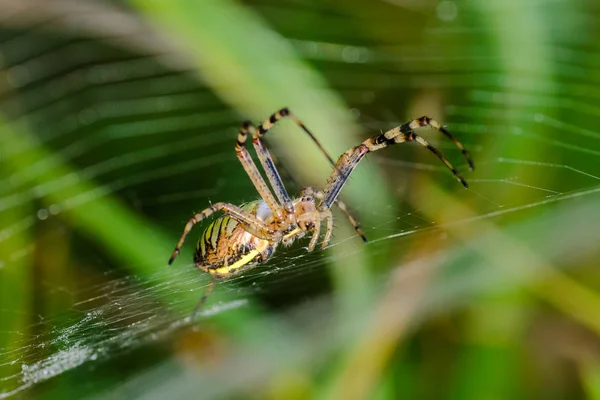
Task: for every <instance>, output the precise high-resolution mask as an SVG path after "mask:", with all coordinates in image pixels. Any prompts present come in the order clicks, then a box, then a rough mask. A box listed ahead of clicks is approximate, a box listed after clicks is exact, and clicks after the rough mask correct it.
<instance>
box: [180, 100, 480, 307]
mask: <svg viewBox="0 0 600 400" xmlns="http://www.w3.org/2000/svg"><path fill="white" fill-rule="evenodd" d="M284 117H288V118H290V119H291V120H292V121H294V122H295V123H296V124H297V125H298V126H299V127H300V128H302V129H303V130H304V132H306V133H307V134H308V135H309V136H310V137H311V138H312V140H313V141H314V142H315V143H316V144H317V146H318V147H319V148H320V150H321V151H322V152H323V153H324V154H325V155H326V156H327V158H328V159H329V162H330V163H331V164H332V165H333V171H332V173H331V176H330V177H329V179H328V180H327V185H326V186H325V189H324V190H322V191H321V190H316V189H313V188H305V189H303V190H302V191H301V192H300V197H298V198H294V199H293V198H291V197H290V196H289V194H288V193H287V191H286V189H285V187H284V185H283V182H282V180H281V177H280V176H279V172H278V171H277V169H276V168H275V164H274V162H273V158H272V157H271V155H270V153H269V151H268V150H267V149H266V147H265V146H264V144H263V142H262V141H261V138H262V137H263V136H264V135H265V134H267V132H268V131H269V129H271V127H272V126H273V125H274V124H275V123H276V122H277V121H279V120H280V119H281V118H284ZM427 125H428V126H430V127H432V128H433V129H437V130H438V131H440V132H442V133H443V134H444V135H446V136H447V137H448V138H450V139H451V140H452V141H453V142H454V143H455V144H456V146H457V147H458V148H459V149H460V150H461V151H462V154H463V155H464V157H465V158H466V160H467V162H468V164H469V166H470V168H471V170H472V169H473V168H474V165H473V162H472V161H471V158H470V157H469V154H468V153H467V151H466V150H465V148H464V147H463V145H462V144H461V143H460V142H459V141H458V140H457V139H456V138H455V137H454V136H453V135H452V134H451V133H450V132H448V131H447V130H446V129H445V128H444V127H443V126H442V125H440V124H439V123H438V122H437V121H435V120H433V119H431V118H428V117H421V118H419V119H415V120H412V121H410V122H408V123H405V124H403V125H400V126H397V127H395V128H392V129H390V130H389V131H387V132H385V133H381V134H378V135H375V136H372V137H370V138H368V139H367V140H365V141H364V142H362V143H361V144H360V145H358V146H356V147H353V148H351V149H349V150H348V151H346V152H345V153H344V154H342V155H341V156H340V157H339V158H338V160H337V162H334V161H333V160H332V159H331V157H329V155H328V154H327V153H326V152H325V150H324V149H323V147H322V146H321V145H320V144H319V142H318V141H317V139H316V138H315V137H314V136H313V135H312V133H310V131H309V130H308V129H307V128H306V127H305V126H304V124H303V123H302V122H300V120H299V119H298V118H297V117H296V116H295V115H293V114H292V113H291V112H290V110H289V109H287V108H283V109H281V110H279V111H277V112H276V113H275V114H273V115H272V116H271V117H270V118H269V119H268V120H266V121H265V122H263V124H262V125H261V126H259V127H258V129H256V128H255V127H254V126H253V125H252V123H251V122H244V123H243V124H242V127H241V129H240V131H239V133H238V136H237V142H236V144H235V152H236V154H237V157H238V159H239V160H240V162H241V163H242V166H243V167H244V169H245V170H246V173H247V174H248V176H249V177H250V180H251V181H252V183H253V184H254V187H256V190H257V191H258V194H259V195H260V197H261V199H260V200H257V201H253V202H251V203H248V204H245V205H243V206H235V205H233V204H229V203H222V202H219V203H215V204H213V205H211V206H210V207H208V208H206V209H205V210H203V211H202V212H200V213H198V214H196V215H194V216H193V217H192V218H191V219H190V220H189V221H188V223H187V225H186V226H185V229H184V230H183V234H182V235H181V238H180V239H179V242H178V243H177V246H176V247H175V250H174V251H173V254H172V255H171V258H170V259H169V265H170V264H172V263H173V260H175V257H177V255H178V254H179V250H180V248H181V246H182V245H183V242H184V240H185V238H186V236H187V235H188V233H189V232H190V230H191V229H192V227H193V226H194V225H195V224H197V223H198V222H200V221H202V220H203V219H205V218H207V217H208V216H210V215H211V214H213V213H215V212H217V211H223V212H224V215H222V216H220V217H219V218H217V219H216V220H214V221H213V222H212V223H211V224H210V225H209V226H208V227H207V228H206V230H205V231H204V233H203V234H202V236H201V237H200V240H199V241H198V245H197V248H196V252H195V255H194V262H195V264H196V266H197V267H198V268H200V270H202V271H205V272H208V273H209V274H211V275H212V276H213V280H212V281H211V283H210V285H209V286H208V288H207V289H206V292H205V294H204V296H203V297H202V299H201V300H200V302H199V303H198V305H197V306H196V309H195V311H194V314H195V313H196V312H197V311H198V309H200V307H202V305H203V304H204V302H205V301H206V298H207V297H208V295H209V293H210V291H211V290H212V288H213V286H214V284H215V282H216V280H217V279H221V278H226V277H230V276H232V275H235V274H239V273H240V272H242V271H244V270H247V269H249V268H251V267H253V266H255V265H257V264H260V263H264V262H265V261H267V260H268V259H269V257H271V256H272V255H273V253H274V252H275V249H276V248H277V246H279V244H283V245H284V246H288V245H290V244H291V243H292V242H294V241H295V240H296V239H300V238H302V237H304V236H306V235H307V234H308V233H311V234H312V237H311V240H310V242H309V244H308V249H307V250H308V251H312V250H313V249H314V248H315V246H316V245H317V241H318V240H319V235H320V231H321V224H322V222H323V221H324V222H325V225H326V228H325V235H324V236H323V242H322V245H321V246H322V247H325V246H326V245H327V243H329V240H330V239H331V234H332V231H333V217H332V214H331V207H332V206H333V205H334V204H336V205H337V206H338V207H339V208H340V209H341V210H342V211H343V212H344V213H345V214H346V217H347V218H348V220H349V221H350V223H351V224H352V225H353V226H354V229H355V230H356V232H357V233H358V235H359V236H360V237H361V238H362V240H364V241H365V242H366V241H367V238H366V237H365V235H364V234H363V232H362V231H361V229H360V227H359V225H358V223H357V222H356V220H355V219H354V218H353V217H352V216H351V215H350V213H348V210H347V209H346V206H345V205H344V203H342V202H341V201H340V200H338V195H339V193H340V190H341V189H342V187H343V186H344V184H345V183H346V181H347V180H348V178H349V177H350V174H351V173H352V171H353V170H354V168H356V166H357V165H358V163H359V162H360V160H362V159H363V157H364V156H365V155H366V154H367V153H369V152H373V151H377V150H380V149H383V148H384V147H387V146H389V145H392V144H397V143H404V142H410V141H415V142H417V143H418V144H420V145H421V146H424V147H426V148H427V149H428V150H429V151H431V152H432V153H434V154H435V155H436V156H437V157H438V158H439V159H440V160H441V161H442V162H443V163H444V164H445V165H446V166H447V167H448V168H449V169H450V170H451V171H452V172H453V173H454V175H455V176H456V177H457V178H458V180H459V181H460V182H461V183H462V184H463V185H464V186H465V187H468V186H467V182H466V181H465V180H464V179H463V177H462V176H461V175H460V174H459V173H458V171H457V170H456V169H455V168H454V167H453V166H452V164H450V162H449V161H448V160H447V159H446V157H445V156H444V155H443V154H442V153H441V152H440V151H439V150H438V149H436V148H435V147H433V146H432V145H430V144H429V143H427V141H426V140H425V139H423V138H422V137H421V136H419V135H417V134H416V133H415V132H414V131H415V129H417V128H420V127H423V126H427ZM248 135H251V136H252V145H253V146H254V149H255V150H256V154H257V155H258V159H259V160H260V163H261V165H262V167H263V169H264V171H265V172H266V176H267V179H268V181H269V184H270V185H271V187H272V188H273V191H272V192H271V190H270V189H269V187H268V186H267V183H266V182H265V180H264V179H263V177H262V175H261V174H260V172H259V170H258V168H257V167H256V164H255V163H254V161H253V160H252V158H251V156H250V154H249V153H248V150H247V149H246V139H247V138H248Z"/></svg>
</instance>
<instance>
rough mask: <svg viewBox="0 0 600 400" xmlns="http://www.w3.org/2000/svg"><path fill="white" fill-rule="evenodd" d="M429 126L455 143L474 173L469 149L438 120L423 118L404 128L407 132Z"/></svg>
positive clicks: (407, 124) (411, 122)
mask: <svg viewBox="0 0 600 400" xmlns="http://www.w3.org/2000/svg"><path fill="white" fill-rule="evenodd" d="M427 125H429V126H431V127H432V128H433V129H435V130H438V131H440V132H442V133H443V134H444V135H446V137H447V138H449V139H450V140H452V141H453V142H454V144H455V145H456V147H458V149H459V150H460V151H461V152H462V154H463V156H464V157H465V159H466V160H467V163H468V164H469V168H470V169H471V171H473V170H474V169H475V164H473V160H472V159H471V156H470V155H469V152H468V151H467V149H465V147H464V146H463V145H462V143H461V142H460V141H459V140H458V139H457V138H455V137H454V135H452V134H451V133H450V131H448V130H447V129H446V128H444V126H443V125H442V124H440V123H439V122H437V121H436V120H434V119H431V118H429V117H427V116H423V117H421V118H418V119H414V120H412V121H410V122H408V123H406V124H404V125H403V127H404V131H405V132H406V131H408V130H414V129H417V128H420V127H422V126H427ZM407 127H408V129H406V128H407ZM401 129H402V128H401Z"/></svg>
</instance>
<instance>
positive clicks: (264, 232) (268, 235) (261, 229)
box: [169, 203, 277, 265]
mask: <svg viewBox="0 0 600 400" xmlns="http://www.w3.org/2000/svg"><path fill="white" fill-rule="evenodd" d="M217 211H224V212H226V213H227V214H229V216H230V217H231V218H233V219H235V220H236V221H238V222H239V223H240V224H242V227H243V228H244V230H246V231H247V232H248V233H251V234H252V235H254V236H256V237H259V238H261V239H265V240H276V239H277V238H276V237H275V236H276V234H275V232H274V231H273V230H272V229H270V228H268V227H267V226H266V225H265V224H264V222H263V221H261V220H260V219H258V218H257V217H255V216H254V215H252V214H250V213H248V212H246V211H244V210H242V209H241V208H239V207H237V206H234V205H233V204H229V203H215V204H213V205H211V206H210V207H208V208H207V209H205V210H204V211H202V212H200V213H198V214H196V215H194V216H193V217H192V218H190V220H189V221H188V223H187V224H186V225H185V228H184V230H183V234H182V235H181V238H180V239H179V242H178V243H177V246H176V247H175V250H173V254H171V258H169V265H171V264H173V261H174V260H175V258H176V257H177V256H178V255H179V251H180V249H181V246H183V242H184V241H185V238H186V237H187V235H188V233H190V231H191V230H192V228H193V227H194V225H196V224H197V223H198V222H200V221H202V220H203V219H205V218H206V217H208V216H210V215H212V214H214V213H215V212H217Z"/></svg>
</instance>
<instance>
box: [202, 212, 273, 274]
mask: <svg viewBox="0 0 600 400" xmlns="http://www.w3.org/2000/svg"><path fill="white" fill-rule="evenodd" d="M264 207H265V206H264V202H262V201H257V202H252V203H248V204H246V205H244V206H243V207H242V208H244V209H245V210H246V211H249V212H250V213H252V214H253V215H256V216H258V217H259V218H261V219H264V218H267V217H270V216H271V214H270V212H269V213H267V214H265V210H264ZM267 210H268V208H267ZM276 246H277V244H276V243H272V242H269V241H268V240H264V239H260V238H258V237H256V236H254V235H252V234H251V233H249V232H246V230H244V228H243V227H242V226H241V224H240V223H239V222H238V221H236V220H234V219H232V218H230V217H229V216H227V215H224V216H222V217H219V218H217V219H215V220H214V221H213V222H212V223H211V224H210V225H209V226H208V227H207V228H206V229H205V230H204V232H203V233H202V236H201V237H200V239H199V240H198V246H197V247H196V252H195V254H194V262H195V264H196V266H197V267H198V268H200V269H201V270H202V271H205V272H208V273H210V274H211V275H214V276H215V277H216V278H225V277H228V276H231V275H235V274H238V273H240V272H242V271H244V270H246V269H248V268H251V267H253V266H255V265H256V264H260V263H263V262H265V261H266V260H267V259H269V257H270V256H271V255H272V254H273V253H274V251H275V248H276Z"/></svg>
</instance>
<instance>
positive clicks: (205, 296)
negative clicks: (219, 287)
mask: <svg viewBox="0 0 600 400" xmlns="http://www.w3.org/2000/svg"><path fill="white" fill-rule="evenodd" d="M215 283H217V277H216V276H213V278H212V280H211V281H210V283H209V284H208V286H207V287H206V290H205V291H204V294H203V295H202V297H201V298H200V300H199V301H198V303H197V304H196V307H194V311H193V312H192V316H191V319H192V321H193V320H194V319H196V315H198V312H199V311H200V310H201V309H202V307H204V303H206V299H208V296H209V295H210V293H211V292H212V290H213V288H214V287H215Z"/></svg>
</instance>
